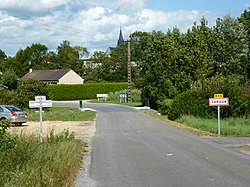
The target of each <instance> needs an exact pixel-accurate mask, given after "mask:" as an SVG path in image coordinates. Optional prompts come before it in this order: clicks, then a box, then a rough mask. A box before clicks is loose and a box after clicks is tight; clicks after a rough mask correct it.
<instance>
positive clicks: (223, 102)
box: [209, 98, 229, 106]
mask: <svg viewBox="0 0 250 187" xmlns="http://www.w3.org/2000/svg"><path fill="white" fill-rule="evenodd" d="M209 106H229V99H228V98H209Z"/></svg>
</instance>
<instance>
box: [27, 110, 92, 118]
mask: <svg viewBox="0 0 250 187" xmlns="http://www.w3.org/2000/svg"><path fill="white" fill-rule="evenodd" d="M28 113H29V120H30V121H39V119H40V118H39V116H40V112H39V111H38V110H35V109H33V110H29V111H28ZM95 115H96V113H95V112H93V111H84V112H81V111H80V110H79V109H76V108H59V107H58V108H56V107H52V108H45V110H44V112H43V120H44V121H89V120H93V119H94V118H95Z"/></svg>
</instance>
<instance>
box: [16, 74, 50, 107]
mask: <svg viewBox="0 0 250 187" xmlns="http://www.w3.org/2000/svg"><path fill="white" fill-rule="evenodd" d="M38 95H44V96H46V97H47V98H48V99H49V90H48V85H47V84H46V83H43V82H41V81H37V80H32V79H30V80H28V81H26V82H22V83H20V84H19V85H18V87H17V90H16V95H15V97H14V98H13V99H12V100H11V102H12V103H13V104H15V105H17V106H18V107H20V108H27V107H28V106H29V101H34V100H35V96H38Z"/></svg>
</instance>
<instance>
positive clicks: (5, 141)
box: [0, 120, 16, 151]
mask: <svg viewBox="0 0 250 187" xmlns="http://www.w3.org/2000/svg"><path fill="white" fill-rule="evenodd" d="M8 128H10V123H9V121H8V120H6V121H3V122H0V151H5V150H8V149H12V148H13V147H14V146H15V145H16V137H14V136H12V135H10V134H9V133H8V132H7V130H8Z"/></svg>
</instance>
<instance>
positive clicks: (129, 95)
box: [128, 41, 132, 103]
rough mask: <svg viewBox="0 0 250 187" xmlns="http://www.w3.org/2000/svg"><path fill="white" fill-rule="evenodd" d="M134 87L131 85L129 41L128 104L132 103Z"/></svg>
mask: <svg viewBox="0 0 250 187" xmlns="http://www.w3.org/2000/svg"><path fill="white" fill-rule="evenodd" d="M131 91H132V85H131V50H130V41H128V102H129V103H130V102H132V93H131Z"/></svg>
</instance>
